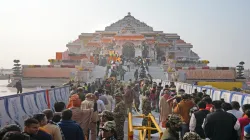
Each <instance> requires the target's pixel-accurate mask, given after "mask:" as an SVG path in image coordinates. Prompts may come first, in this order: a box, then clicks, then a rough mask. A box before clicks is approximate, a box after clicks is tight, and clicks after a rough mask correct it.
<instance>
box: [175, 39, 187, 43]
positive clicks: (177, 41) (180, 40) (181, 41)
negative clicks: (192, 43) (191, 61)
mask: <svg viewBox="0 0 250 140" xmlns="http://www.w3.org/2000/svg"><path fill="white" fill-rule="evenodd" d="M176 44H186V42H185V41H184V40H182V39H179V40H176Z"/></svg>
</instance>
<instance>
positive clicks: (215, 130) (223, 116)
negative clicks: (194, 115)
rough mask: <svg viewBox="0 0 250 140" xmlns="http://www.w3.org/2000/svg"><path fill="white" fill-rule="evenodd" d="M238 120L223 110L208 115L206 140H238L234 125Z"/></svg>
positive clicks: (205, 129)
mask: <svg viewBox="0 0 250 140" xmlns="http://www.w3.org/2000/svg"><path fill="white" fill-rule="evenodd" d="M236 121H237V119H236V117H235V116H234V115H232V114H230V113H227V112H225V111H223V110H222V109H220V110H216V111H215V112H213V113H211V114H208V115H207V117H206V119H205V122H204V132H205V135H206V138H209V139H210V140H237V137H238V136H237V132H236V131H235V130H234V125H235V123H236Z"/></svg>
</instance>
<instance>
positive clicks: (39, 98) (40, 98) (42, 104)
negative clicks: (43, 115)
mask: <svg viewBox="0 0 250 140" xmlns="http://www.w3.org/2000/svg"><path fill="white" fill-rule="evenodd" d="M34 98H35V103H36V106H37V108H38V109H39V112H42V111H43V110H44V109H47V108H48V105H47V100H46V94H45V90H42V91H38V92H35V93H34Z"/></svg>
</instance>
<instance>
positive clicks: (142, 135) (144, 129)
mask: <svg viewBox="0 0 250 140" xmlns="http://www.w3.org/2000/svg"><path fill="white" fill-rule="evenodd" d="M133 117H134V118H148V119H147V120H148V125H147V126H135V125H133V123H132V121H133ZM152 123H153V124H154V126H155V128H153V127H152V125H151V124H152ZM134 130H138V131H139V140H145V139H146V135H148V138H147V139H148V140H150V139H151V131H152V130H157V131H158V134H159V139H161V137H162V134H163V132H162V130H161V128H160V127H159V125H158V124H157V122H156V121H155V118H154V116H153V115H152V114H151V113H150V114H149V115H148V116H145V115H144V114H141V115H136V116H132V114H131V113H129V114H128V140H133V137H134V132H133V131H134Z"/></svg>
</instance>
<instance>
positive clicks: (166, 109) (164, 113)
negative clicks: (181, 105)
mask: <svg viewBox="0 0 250 140" xmlns="http://www.w3.org/2000/svg"><path fill="white" fill-rule="evenodd" d="M171 98H172V97H171V96H170V93H169V92H168V91H167V90H165V91H164V95H163V96H161V99H160V101H159V110H160V122H161V124H162V127H165V124H166V122H167V118H168V115H170V114H171V113H172V104H171V102H169V101H168V100H169V99H171Z"/></svg>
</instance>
